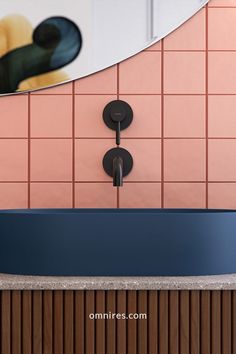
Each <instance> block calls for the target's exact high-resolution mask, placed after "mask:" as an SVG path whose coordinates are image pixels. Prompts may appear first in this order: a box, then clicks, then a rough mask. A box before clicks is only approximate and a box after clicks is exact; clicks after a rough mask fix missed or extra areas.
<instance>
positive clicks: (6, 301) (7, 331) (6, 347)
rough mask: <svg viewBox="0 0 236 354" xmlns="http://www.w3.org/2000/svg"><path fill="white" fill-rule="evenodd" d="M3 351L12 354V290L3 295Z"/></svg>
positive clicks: (5, 291)
mask: <svg viewBox="0 0 236 354" xmlns="http://www.w3.org/2000/svg"><path fill="white" fill-rule="evenodd" d="M1 353H4V354H11V291H9V290H4V291H2V296H1Z"/></svg>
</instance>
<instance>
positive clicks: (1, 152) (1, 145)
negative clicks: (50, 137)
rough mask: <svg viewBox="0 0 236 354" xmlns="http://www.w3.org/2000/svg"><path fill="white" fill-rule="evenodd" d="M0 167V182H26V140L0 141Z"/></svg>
mask: <svg viewBox="0 0 236 354" xmlns="http://www.w3.org/2000/svg"><path fill="white" fill-rule="evenodd" d="M0 166H1V168H0V181H27V178H28V142H27V140H25V139H2V140H1V139H0Z"/></svg>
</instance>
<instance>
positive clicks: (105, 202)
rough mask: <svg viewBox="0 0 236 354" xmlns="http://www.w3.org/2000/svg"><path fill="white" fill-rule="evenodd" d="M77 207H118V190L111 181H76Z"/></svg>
mask: <svg viewBox="0 0 236 354" xmlns="http://www.w3.org/2000/svg"><path fill="white" fill-rule="evenodd" d="M75 205H76V208H116V207H117V190H116V188H114V187H113V186H112V184H110V183H76V185H75Z"/></svg>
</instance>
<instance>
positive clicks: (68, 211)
mask: <svg viewBox="0 0 236 354" xmlns="http://www.w3.org/2000/svg"><path fill="white" fill-rule="evenodd" d="M94 213H96V214H117V215H119V214H158V215H161V214H180V215H185V214H190V215H193V214H206V215H207V214H208V215H209V214H213V215H214V214H229V213H236V210H234V209H200V208H199V209H195V208H189V209H186V208H183V209H181V208H180V209H176V208H173V209H171V208H166V209H165V208H163V209H162V208H145V209H141V208H137V209H136V208H129V209H127V208H122V209H117V208H100V209H98V208H32V209H4V210H0V215H1V214H2V215H5V214H19V215H58V214H65V215H73V214H75V215H78V214H94Z"/></svg>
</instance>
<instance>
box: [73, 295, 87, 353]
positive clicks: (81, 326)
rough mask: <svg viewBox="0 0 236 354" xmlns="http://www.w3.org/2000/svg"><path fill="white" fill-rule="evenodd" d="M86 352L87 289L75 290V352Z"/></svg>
mask: <svg viewBox="0 0 236 354" xmlns="http://www.w3.org/2000/svg"><path fill="white" fill-rule="evenodd" d="M84 352H85V291H76V292H75V354H84Z"/></svg>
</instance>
